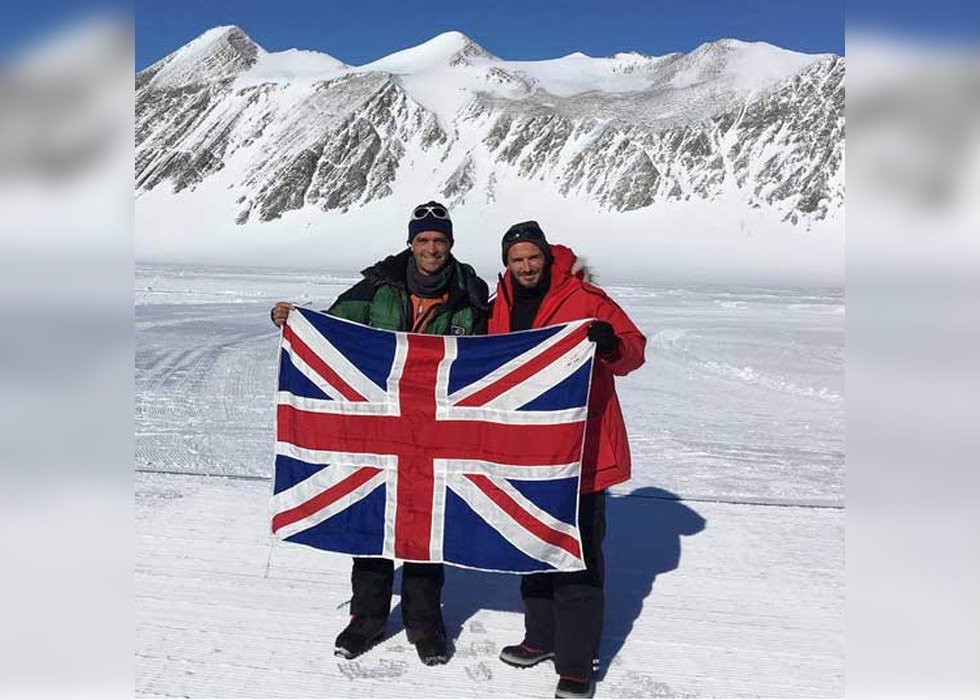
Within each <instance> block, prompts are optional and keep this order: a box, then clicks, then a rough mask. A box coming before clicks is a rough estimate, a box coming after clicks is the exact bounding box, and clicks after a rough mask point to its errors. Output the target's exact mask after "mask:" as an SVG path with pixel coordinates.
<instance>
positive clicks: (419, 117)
mask: <svg viewBox="0 0 980 700" xmlns="http://www.w3.org/2000/svg"><path fill="white" fill-rule="evenodd" d="M843 106H844V59H843V58H842V57H839V56H835V55H830V54H824V55H806V54H799V53H794V52H790V51H785V50H783V49H779V48H777V47H774V46H771V45H768V44H763V43H745V42H740V41H735V40H730V39H726V40H720V41H716V42H713V43H709V44H704V45H702V46H700V47H699V48H698V49H696V50H694V51H692V52H691V53H688V54H681V53H671V54H667V55H665V56H645V55H642V54H637V53H625V54H616V55H615V56H612V57H608V58H591V57H588V56H584V55H582V54H571V55H569V56H565V57H562V58H558V59H553V60H549V61H506V60H501V59H499V58H497V57H495V56H493V55H492V54H491V53H489V52H488V51H487V50H485V49H484V48H482V47H480V46H479V45H477V44H476V43H474V42H473V41H472V40H470V39H469V38H467V37H466V36H464V35H462V34H460V33H458V32H449V33H446V34H442V35H439V36H437V37H435V38H433V39H432V40H430V41H428V42H426V43H425V44H422V45H420V46H417V47H414V48H411V49H406V50H404V51H400V52H397V53H395V54H391V55H390V56H387V57H385V58H382V59H380V60H378V61H375V62H373V63H370V64H368V65H365V66H360V67H351V66H347V65H345V64H343V63H342V62H340V61H338V60H336V59H334V58H332V57H330V56H327V55H325V54H322V53H315V52H308V51H296V50H291V51H285V52H279V53H270V52H267V51H265V50H264V49H263V48H262V47H260V46H259V45H258V44H256V43H255V42H254V41H252V40H251V39H250V38H249V37H248V36H247V35H246V34H245V33H244V32H243V31H242V30H241V29H239V28H237V27H217V28H214V29H211V30H209V31H207V32H205V33H204V34H202V35H201V36H200V37H198V38H196V39H194V40H193V41H191V42H190V43H188V44H187V45H185V46H184V47H182V48H181V49H179V50H177V51H176V52H174V53H172V54H170V55H169V56H167V57H165V58H163V59H162V60H160V61H158V62H157V63H155V64H153V65H152V66H150V67H148V68H146V69H145V70H143V71H141V72H139V73H138V74H137V75H136V189H137V195H138V196H140V195H142V194H144V193H147V192H149V191H151V190H154V189H159V188H165V189H164V191H165V192H168V193H171V192H172V195H171V196H172V197H173V202H174V204H175V206H176V205H179V203H180V202H181V201H182V198H183V197H184V195H185V194H186V192H188V191H193V190H194V189H195V188H197V187H199V186H201V184H202V183H205V182H208V181H213V182H216V183H217V182H220V183H221V188H220V189H217V188H216V189H215V192H217V193H220V194H215V195H214V197H216V198H217V199H219V200H220V202H216V205H217V204H220V206H222V207H224V208H227V209H228V211H229V214H228V216H229V217H230V218H233V219H234V221H235V222H236V223H238V224H248V225H250V226H251V225H254V224H257V223H261V222H267V221H272V220H275V219H279V218H281V217H283V216H284V215H285V214H286V213H287V212H290V211H293V210H301V209H305V208H318V209H320V210H323V211H328V212H331V211H333V212H348V211H356V210H358V209H359V208H361V207H364V206H366V205H368V204H369V203H372V202H375V201H377V200H383V199H385V198H387V197H390V196H391V195H392V194H393V192H395V190H396V189H397V188H398V185H399V183H404V182H412V181H418V180H419V179H420V178H424V179H426V180H427V182H428V183H429V185H430V186H429V191H432V192H435V193H437V195H438V196H440V197H442V198H443V199H444V200H445V201H446V202H447V203H448V204H450V205H453V206H454V207H466V206H469V205H472V204H475V203H481V204H483V205H486V204H487V203H493V202H494V201H495V199H496V198H497V196H498V191H499V189H500V187H501V186H502V185H503V184H504V183H509V184H510V185H511V186H513V185H515V184H516V185H520V184H521V183H535V186H536V187H538V186H542V185H543V186H544V187H546V188H547V189H548V190H549V191H551V192H554V193H555V195H556V196H558V197H561V198H564V199H566V200H570V201H571V200H574V201H575V202H578V203H581V202H585V203H586V204H587V205H588V206H589V207H591V208H592V209H594V210H596V211H599V212H634V211H644V210H651V211H652V210H655V209H656V208H657V207H658V206H660V205H663V204H665V203H671V202H697V201H702V200H703V201H714V200H717V199H719V198H725V199H726V200H733V201H735V202H737V203H738V206H739V207H742V208H745V209H746V210H753V209H755V210H761V211H762V212H765V213H766V214H767V216H771V217H772V218H773V219H774V220H778V221H780V222H785V223H786V224H789V225H795V226H799V227H802V228H807V227H810V226H811V225H813V224H814V223H815V222H819V221H825V220H828V219H831V220H833V219H837V218H840V216H841V213H842V208H843V144H844V113H843Z"/></svg>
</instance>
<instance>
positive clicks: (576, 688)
mask: <svg viewBox="0 0 980 700" xmlns="http://www.w3.org/2000/svg"><path fill="white" fill-rule="evenodd" d="M593 696H595V681H594V680H593V679H591V678H577V677H575V676H562V677H561V678H560V679H559V680H558V687H557V688H555V697H556V698H591V697H593Z"/></svg>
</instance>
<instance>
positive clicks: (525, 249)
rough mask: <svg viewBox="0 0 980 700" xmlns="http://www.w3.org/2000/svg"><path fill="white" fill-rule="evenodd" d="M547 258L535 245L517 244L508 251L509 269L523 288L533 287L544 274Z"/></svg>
mask: <svg viewBox="0 0 980 700" xmlns="http://www.w3.org/2000/svg"><path fill="white" fill-rule="evenodd" d="M545 263H546V260H545V257H544V253H542V252H541V249H540V248H538V247H537V246H536V245H534V244H533V243H527V242H521V243H515V244H514V245H512V246H511V247H510V249H509V250H508V251H507V269H508V270H510V274H511V275H513V276H514V279H515V280H516V281H517V283H518V284H519V285H521V286H522V287H533V286H535V285H536V284H537V283H538V282H540V281H541V276H542V275H543V274H544V267H545Z"/></svg>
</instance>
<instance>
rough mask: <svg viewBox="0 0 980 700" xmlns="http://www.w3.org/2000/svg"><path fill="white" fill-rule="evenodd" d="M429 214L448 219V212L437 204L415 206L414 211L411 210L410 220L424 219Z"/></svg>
mask: <svg viewBox="0 0 980 700" xmlns="http://www.w3.org/2000/svg"><path fill="white" fill-rule="evenodd" d="M429 214H432V216H434V217H436V218H437V219H446V220H447V221H449V212H448V211H446V208H445V207H440V206H439V205H435V206H432V205H428V204H426V205H422V206H420V207H415V211H413V212H412V220H413V221H418V220H419V219H424V218H425V217H427V216H428V215H429Z"/></svg>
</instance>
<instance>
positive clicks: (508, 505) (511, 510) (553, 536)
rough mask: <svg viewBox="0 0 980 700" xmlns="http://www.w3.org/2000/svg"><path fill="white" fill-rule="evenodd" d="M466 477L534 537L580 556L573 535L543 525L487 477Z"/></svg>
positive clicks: (574, 555) (579, 557) (472, 475)
mask: <svg viewBox="0 0 980 700" xmlns="http://www.w3.org/2000/svg"><path fill="white" fill-rule="evenodd" d="M466 478H467V479H469V480H470V481H472V482H473V483H474V484H475V485H476V487H477V488H478V489H480V490H481V491H482V492H483V493H485V494H486V495H487V497H488V498H489V499H490V500H491V501H493V502H494V503H496V504H497V505H498V506H500V508H501V509H502V510H503V511H504V512H505V513H507V515H509V516H510V517H512V518H513V519H514V520H515V521H516V522H517V523H518V524H519V525H520V526H521V527H523V528H524V529H525V530H527V531H528V532H530V533H531V534H533V535H534V536H535V537H537V538H538V539H540V540H543V541H545V542H547V543H548V544H551V545H554V546H555V547H559V548H561V549H564V550H565V551H566V552H568V553H569V554H571V555H572V556H573V557H575V558H576V559H581V558H582V553H581V552H582V550H581V549H580V548H579V543H578V541H577V540H576V539H575V538H574V537H572V536H571V535H568V534H565V533H564V532H560V531H558V530H555V529H554V528H551V527H548V526H547V525H545V524H544V523H543V522H541V521H540V520H538V519H537V518H535V517H534V516H533V515H531V514H530V513H528V512H527V511H526V510H524V509H523V508H522V507H521V506H520V504H519V503H517V501H515V500H514V499H513V498H511V497H510V496H508V495H507V493H505V492H504V491H503V490H502V489H501V488H500V487H499V486H497V485H496V484H494V483H493V482H492V481H490V479H489V478H487V477H486V476H483V475H482V474H466Z"/></svg>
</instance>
